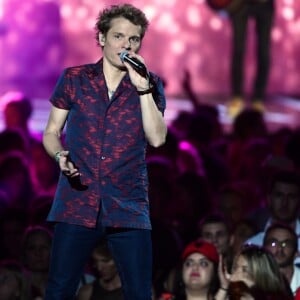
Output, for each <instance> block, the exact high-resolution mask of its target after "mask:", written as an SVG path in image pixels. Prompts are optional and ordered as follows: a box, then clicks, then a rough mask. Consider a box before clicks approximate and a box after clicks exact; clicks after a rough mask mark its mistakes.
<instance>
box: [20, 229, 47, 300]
mask: <svg viewBox="0 0 300 300" xmlns="http://www.w3.org/2000/svg"><path fill="white" fill-rule="evenodd" d="M51 244H52V233H51V232H50V231H49V230H48V229H46V228H44V227H41V226H33V227H28V228H27V229H26V231H25V233H24V237H23V240H22V263H23V266H24V269H25V274H26V280H27V282H28V286H29V290H30V294H31V298H32V299H33V300H40V299H43V297H44V295H45V288H46V283H47V279H48V272H49V261H50V251H51Z"/></svg>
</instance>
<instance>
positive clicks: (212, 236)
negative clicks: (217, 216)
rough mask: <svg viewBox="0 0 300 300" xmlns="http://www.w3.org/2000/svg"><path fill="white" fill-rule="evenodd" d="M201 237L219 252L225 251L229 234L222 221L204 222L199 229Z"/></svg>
mask: <svg viewBox="0 0 300 300" xmlns="http://www.w3.org/2000/svg"><path fill="white" fill-rule="evenodd" d="M201 237H202V238H203V239H204V240H206V241H208V242H210V243H212V244H214V245H215V247H216V248H217V250H218V252H219V253H222V254H224V253H226V251H227V248H228V246H229V234H228V230H227V228H226V226H225V224H224V223H222V222H216V223H208V224H204V225H203V226H202V229H201Z"/></svg>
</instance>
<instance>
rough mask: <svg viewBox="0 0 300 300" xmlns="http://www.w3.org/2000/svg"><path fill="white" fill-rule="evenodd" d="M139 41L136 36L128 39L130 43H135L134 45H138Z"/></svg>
mask: <svg viewBox="0 0 300 300" xmlns="http://www.w3.org/2000/svg"><path fill="white" fill-rule="evenodd" d="M140 40H141V39H140V38H139V37H138V36H134V37H131V38H130V42H132V43H135V44H137V43H139V42H140Z"/></svg>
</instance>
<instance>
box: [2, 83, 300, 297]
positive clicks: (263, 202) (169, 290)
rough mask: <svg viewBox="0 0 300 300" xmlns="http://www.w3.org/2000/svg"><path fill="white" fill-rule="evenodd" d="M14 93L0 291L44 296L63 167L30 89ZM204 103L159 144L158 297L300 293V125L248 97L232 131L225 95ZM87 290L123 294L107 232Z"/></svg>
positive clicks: (153, 158) (155, 157) (8, 120)
mask: <svg viewBox="0 0 300 300" xmlns="http://www.w3.org/2000/svg"><path fill="white" fill-rule="evenodd" d="M184 87H185V88H186V89H187V90H188V89H189V86H188V85H187V84H186V83H185V85H184ZM188 93H189V94H191V91H190V90H189V91H188ZM6 102H7V104H6V105H5V108H4V122H5V128H4V129H3V130H2V132H0V145H1V147H0V216H1V217H0V233H1V234H0V242H1V243H0V245H1V247H0V299H2V300H8V299H12V300H13V299H24V300H25V299H28V300H33V299H34V300H37V299H43V295H44V291H45V284H46V282H47V273H48V268H49V256H50V248H51V242H52V233H53V227H52V226H53V225H52V224H51V223H47V222H46V217H47V214H48V212H49V209H50V207H51V204H52V199H53V195H54V191H55V189H56V184H57V179H58V174H59V168H58V166H57V163H56V162H55V160H53V159H51V158H50V157H49V156H48V155H47V153H46V152H45V150H44V148H43V146H42V142H41V136H40V135H39V134H41V133H33V132H32V131H30V130H29V121H30V118H31V113H32V104H31V101H30V99H27V98H26V97H25V96H24V95H22V94H10V99H7V97H6ZM193 103H194V105H195V107H194V110H193V111H192V112H181V113H180V114H179V115H178V116H177V118H176V119H175V120H174V121H173V122H172V123H171V124H170V125H169V128H168V134H167V140H166V143H165V144H164V145H163V146H161V147H159V148H153V147H151V146H149V148H148V151H147V163H148V173H149V181H150V185H149V199H150V203H151V204H150V210H151V222H152V240H153V255H154V257H153V258H154V261H153V299H157V300H158V299H159V300H162V299H176V300H178V299H186V300H192V299H197V300H200V299H218V300H221V299H224V300H225V299H293V298H294V297H295V299H297V290H298V287H299V286H300V271H299V268H298V266H297V265H298V262H299V260H298V256H297V254H298V250H299V249H300V243H299V241H298V237H299V236H300V223H299V205H300V185H299V183H300V181H299V168H300V161H299V155H298V153H299V151H300V148H299V147H300V143H299V141H300V139H299V135H300V129H291V128H289V127H283V128H281V129H279V130H277V131H275V132H269V131H268V129H267V126H266V123H265V121H264V118H263V114H262V113H261V112H259V111H257V110H254V109H245V110H244V111H242V112H241V113H240V114H239V115H238V116H237V117H236V118H235V119H234V123H233V127H232V131H231V132H230V133H225V132H224V131H223V130H222V125H221V124H220V122H219V116H218V111H217V110H216V108H215V107H213V106H209V105H201V104H198V105H196V102H193ZM246 245H247V246H246ZM298 293H299V292H298ZM77 296H78V300H85V299H86V300H88V299H94V300H96V299H115V300H116V299H122V294H121V290H120V278H119V276H118V274H117V271H116V267H115V264H114V261H113V259H112V257H111V254H110V253H109V250H108V248H107V245H106V244H105V242H104V241H99V245H97V247H96V248H95V250H94V252H93V254H92V257H91V258H90V262H89V263H88V264H87V266H86V273H85V274H82V280H81V283H80V286H79V287H78V292H77ZM298 296H299V295H298Z"/></svg>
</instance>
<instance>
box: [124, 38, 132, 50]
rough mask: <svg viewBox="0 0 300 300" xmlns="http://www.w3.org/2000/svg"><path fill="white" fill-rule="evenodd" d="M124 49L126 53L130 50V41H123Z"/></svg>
mask: <svg viewBox="0 0 300 300" xmlns="http://www.w3.org/2000/svg"><path fill="white" fill-rule="evenodd" d="M124 48H125V49H126V50H127V51H130V50H131V42H130V40H125V42H124Z"/></svg>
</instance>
